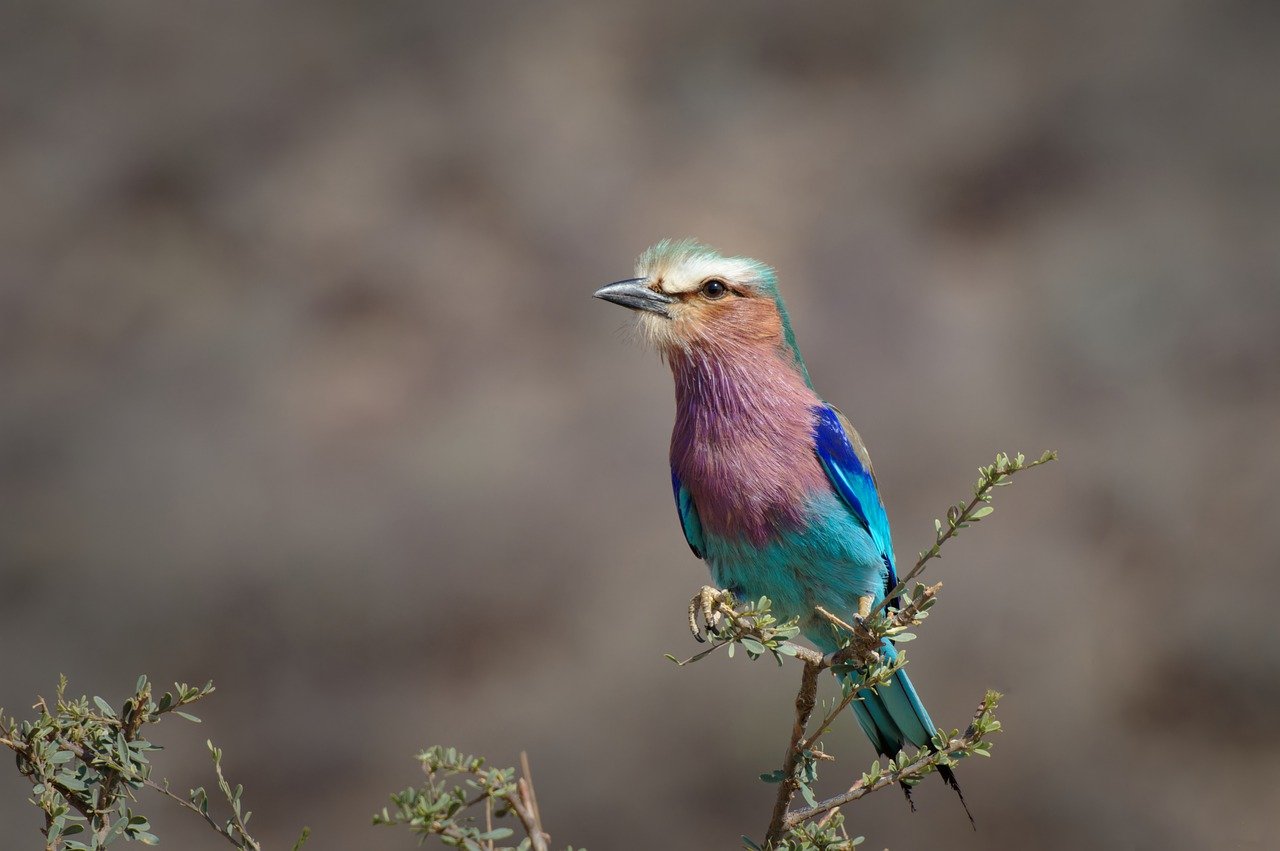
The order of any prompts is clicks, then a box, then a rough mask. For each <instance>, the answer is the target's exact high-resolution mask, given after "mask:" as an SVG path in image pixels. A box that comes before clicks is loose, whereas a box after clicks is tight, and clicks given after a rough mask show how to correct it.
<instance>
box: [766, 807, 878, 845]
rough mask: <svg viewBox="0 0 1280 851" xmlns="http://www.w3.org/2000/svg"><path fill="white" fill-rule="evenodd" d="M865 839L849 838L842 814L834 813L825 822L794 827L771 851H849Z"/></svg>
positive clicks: (813, 822) (859, 837)
mask: <svg viewBox="0 0 1280 851" xmlns="http://www.w3.org/2000/svg"><path fill="white" fill-rule="evenodd" d="M865 839H866V837H862V836H854V837H850V836H849V833H848V831H847V830H845V826H844V814H843V813H841V812H839V811H836V812H835V813H834V814H832V816H831V817H830V818H828V819H826V820H825V821H811V822H805V823H804V824H800V825H796V826H795V827H793V828H792V829H791V830H789V831H787V833H786V835H784V836H783V837H782V839H781V841H780V842H779V843H778V844H777V845H775V846H774V848H773V851H850V849H853V848H856V847H857V846H859V845H861V844H862V843H863V842H864V841H865ZM746 847H748V848H751V847H752V846H750V845H748V846H746Z"/></svg>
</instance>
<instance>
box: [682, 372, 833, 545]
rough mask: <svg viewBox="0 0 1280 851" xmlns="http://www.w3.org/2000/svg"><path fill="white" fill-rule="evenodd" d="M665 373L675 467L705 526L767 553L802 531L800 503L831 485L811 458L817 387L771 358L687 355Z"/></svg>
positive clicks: (802, 505)
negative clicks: (672, 403) (672, 408)
mask: <svg viewBox="0 0 1280 851" xmlns="http://www.w3.org/2000/svg"><path fill="white" fill-rule="evenodd" d="M671 369H672V372H673V374H674V376H675V382H676V422H675V428H674V430H673V432H672V435H671V466H672V469H673V470H674V471H675V473H676V475H677V476H679V477H680V481H681V482H682V483H683V484H684V486H685V487H686V488H687V489H688V491H689V493H690V495H691V496H692V497H693V501H694V504H695V505H696V506H697V508H698V517H699V518H700V519H701V521H702V526H703V529H704V530H706V531H708V532H710V533H712V534H714V535H717V536H720V537H722V538H726V539H729V540H744V539H745V540H747V541H750V542H751V543H753V544H756V545H760V546H763V545H765V544H767V543H769V541H771V540H773V539H774V538H776V537H777V536H778V535H779V534H780V533H782V532H785V531H789V530H793V529H797V528H799V527H800V526H801V525H803V523H804V517H803V511H804V505H805V501H806V497H807V496H808V495H810V494H812V493H814V492H816V491H820V490H822V489H828V488H829V487H830V485H829V484H828V483H827V478H826V474H825V473H824V472H823V471H822V467H821V466H820V465H819V463H818V460H817V458H816V457H815V455H814V452H813V414H812V409H813V407H814V406H815V405H817V404H820V402H819V400H818V397H817V395H816V394H815V393H814V392H813V390H812V389H811V388H809V386H808V385H807V384H806V383H805V382H804V380H803V379H802V378H801V377H800V375H799V374H798V373H796V372H795V370H794V369H793V368H792V367H791V366H790V365H789V364H787V363H784V362H783V361H782V360H781V359H780V358H779V357H778V356H777V355H776V354H775V353H774V352H772V351H759V350H750V349H748V350H742V349H739V350H736V351H734V352H732V353H728V352H724V351H715V350H709V349H692V350H690V351H688V352H681V353H680V354H678V355H676V356H672V357H671Z"/></svg>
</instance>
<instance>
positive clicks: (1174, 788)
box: [0, 0, 1280, 851]
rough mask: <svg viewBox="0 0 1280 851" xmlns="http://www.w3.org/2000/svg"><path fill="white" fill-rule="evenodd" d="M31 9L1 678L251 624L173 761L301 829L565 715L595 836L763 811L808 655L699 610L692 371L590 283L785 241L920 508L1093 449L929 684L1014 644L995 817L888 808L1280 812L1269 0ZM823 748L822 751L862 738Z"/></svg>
mask: <svg viewBox="0 0 1280 851" xmlns="http://www.w3.org/2000/svg"><path fill="white" fill-rule="evenodd" d="M0 18H2V21H3V22H2V23H0V185H3V187H4V192H3V193H2V194H0V571H2V572H3V584H2V587H3V591H2V592H0V645H2V646H3V647H4V648H5V651H6V660H5V670H4V671H3V673H2V676H0V705H3V706H5V707H7V708H9V709H10V710H11V711H13V710H18V711H25V708H26V707H27V706H28V705H29V704H30V703H31V701H32V699H33V696H34V695H35V694H36V693H42V694H45V695H46V696H48V695H50V694H51V693H52V691H53V688H54V685H55V683H56V680H57V676H58V673H59V672H65V673H66V674H67V675H68V676H69V677H70V678H71V681H72V689H73V691H75V692H76V693H82V692H86V691H87V692H90V693H100V694H103V695H104V696H107V697H109V698H110V699H112V700H113V701H117V702H118V701H119V700H120V699H122V698H123V696H124V695H125V694H126V693H127V692H128V689H129V688H130V686H131V685H132V684H133V681H134V678H135V677H136V676H137V675H138V674H139V673H141V672H147V673H149V674H151V675H152V676H153V677H155V678H156V679H157V680H158V681H160V682H162V683H163V682H167V681H172V680H174V679H182V680H189V681H199V682H203V681H204V680H206V679H208V678H210V677H211V678H213V680H214V681H215V682H216V684H217V685H218V693H217V694H216V695H215V696H214V697H212V698H211V699H210V700H209V701H207V702H206V703H205V704H204V705H203V706H202V707H201V710H202V711H200V712H199V714H200V715H201V716H203V718H204V719H205V723H204V725H203V726H202V727H192V726H188V727H185V728H184V726H182V725H181V724H178V723H169V724H165V725H164V726H163V727H162V728H160V729H159V730H157V731H156V733H157V736H158V738H159V740H160V741H161V742H162V743H164V744H166V745H167V746H168V750H167V755H166V756H165V757H164V760H165V761H164V765H165V766H166V767H167V773H168V774H169V776H170V777H171V778H172V780H173V782H174V785H175V786H177V787H179V788H182V789H186V788H188V787H190V786H194V785H199V784H205V783H208V782H209V777H210V768H209V765H208V763H207V756H206V754H205V753H204V748H203V741H204V739H205V737H206V736H211V737H212V738H213V739H214V740H215V741H216V742H217V743H219V744H220V745H222V746H224V747H225V750H226V754H227V756H226V768H227V771H228V773H229V774H230V776H231V777H232V779H233V781H240V782H243V783H244V784H245V785H246V787H247V792H246V796H247V799H248V801H249V803H250V806H251V808H252V809H253V810H255V812H256V815H255V818H254V822H253V824H254V826H256V827H257V829H258V830H257V831H255V832H256V833H258V834H259V838H260V839H263V840H264V841H265V842H266V843H268V844H269V845H270V846H272V847H277V848H278V847H282V846H283V847H288V845H289V843H291V842H292V839H293V838H294V836H296V833H297V830H298V829H299V828H300V827H301V825H303V824H308V825H310V826H311V827H312V828H313V830H314V831H315V838H314V839H313V841H312V843H311V845H309V846H308V847H309V848H310V847H314V848H316V849H351V848H359V849H401V848H409V847H413V844H414V843H413V840H412V839H411V838H410V837H409V836H408V835H407V834H406V833H401V832H397V831H390V830H386V829H379V830H375V829H373V828H371V827H370V826H369V816H370V814H371V813H372V812H373V811H374V810H375V809H377V808H380V807H381V806H382V804H383V803H384V801H385V796H386V794H387V793H389V792H390V791H392V790H394V789H397V788H402V787H404V786H406V785H409V784H410V783H413V782H416V781H417V778H418V775H417V773H416V772H417V768H416V764H415V762H414V761H413V759H412V756H413V754H414V753H415V752H416V750H417V749H419V748H421V747H423V746H425V745H426V744H428V743H444V744H454V745H457V746H459V747H461V748H464V749H469V750H472V751H479V752H482V753H485V754H488V755H489V756H490V757H491V758H492V759H493V760H494V761H495V762H497V763H499V764H512V763H514V762H515V761H516V760H517V758H518V753H519V751H520V749H521V748H525V749H527V750H528V751H529V753H530V757H531V760H532V764H533V769H534V775H535V778H536V780H537V788H538V794H539V799H540V802H541V805H542V809H543V810H544V812H545V814H546V821H547V825H548V827H549V829H550V830H551V831H552V834H553V839H554V840H556V841H557V842H558V843H560V844H561V845H563V844H567V843H570V842H572V843H573V844H574V845H575V846H580V845H585V846H587V847H589V848H591V849H593V851H605V849H649V848H672V849H684V848H690V849H693V848H732V847H736V842H737V837H738V836H739V835H740V834H742V833H748V834H752V835H755V836H757V837H759V836H760V835H761V834H762V833H763V830H764V827H765V824H766V822H767V820H768V813H769V807H770V804H771V800H772V793H773V789H772V787H767V786H765V785H764V784H762V783H760V782H759V781H758V780H757V779H756V775H757V774H758V773H759V772H761V771H768V770H770V769H772V768H774V767H776V765H777V763H778V761H779V758H780V756H781V754H782V752H783V749H784V747H785V743H786V736H787V732H788V729H789V723H790V721H789V719H790V712H791V703H792V699H793V696H794V690H795V686H796V681H797V674H798V669H797V668H795V667H794V666H790V665H789V666H787V667H785V668H783V669H777V668H775V667H774V666H772V665H771V664H767V663H764V662H762V663H760V664H757V665H754V666H753V665H750V664H748V663H747V662H746V661H745V660H743V659H741V658H738V659H735V660H733V661H729V660H727V659H725V658H721V657H717V658H715V659H713V660H708V661H706V662H703V663H701V664H699V665H697V666H695V667H692V668H687V669H677V668H675V667H674V666H673V665H671V664H670V663H668V662H666V661H665V660H664V659H663V658H662V656H663V653H665V652H672V653H678V654H682V655H688V653H690V652H692V651H693V650H694V649H695V647H696V645H694V644H693V642H692V641H691V640H690V637H689V636H688V634H687V633H686V631H685V626H684V613H683V610H684V606H685V605H686V603H687V601H688V599H689V596H690V594H692V593H693V591H694V590H695V589H696V588H697V587H698V586H700V585H702V584H703V582H704V581H705V570H704V567H703V565H702V564H701V563H699V562H697V561H695V560H694V559H693V557H692V556H691V555H690V554H689V552H688V549H687V548H686V546H685V543H684V541H683V539H682V537H681V535H680V531H679V528H678V526H677V523H676V518H675V511H674V509H673V506H672V504H671V492H670V485H669V480H668V471H667V464H666V447H667V439H668V435H669V429H670V423H671V417H672V402H671V389H670V386H669V385H670V378H669V376H668V375H667V374H666V373H665V370H664V368H663V367H662V366H661V365H660V364H659V362H658V360H657V358H656V357H655V356H654V355H653V354H652V353H649V352H646V351H644V350H643V349H642V348H641V347H640V346H639V345H637V344H636V343H635V342H634V340H633V339H632V337H631V335H630V334H629V332H628V330H627V329H628V328H629V324H630V317H629V316H627V315H625V313H624V311H622V310H620V309H618V308H616V307H613V306H610V305H606V304H603V303H601V302H598V301H593V300H592V299H591V297H590V295H591V293H592V291H593V290H594V289H595V288H596V287H597V286H598V285H600V284H602V283H604V282H607V281H611V280H615V279H617V278H621V277H626V276H628V275H629V274H630V271H631V268H632V263H633V261H634V258H635V256H636V255H637V254H638V253H639V252H640V251H641V250H642V249H643V248H644V247H645V246H646V245H648V244H649V243H651V242H654V241H656V240H657V239H659V238H661V237H665V236H685V235H691V236H697V237H700V238H701V239H703V240H705V241H707V242H709V243H711V244H713V245H715V246H718V247H720V248H721V249H723V250H725V251H727V252H731V253H741V254H748V255H751V256H756V257H760V258H763V259H765V260H767V261H769V262H771V263H773V264H774V265H776V267H777V268H778V270H779V274H780V278H781V281H782V283H783V289H784V292H785V293H786V294H787V296H788V299H789V305H790V307H791V311H792V316H793V318H794V321H795V325H796V328H797V331H798V333H799V337H800V340H801V343H802V346H803V349H804V352H805V354H806V355H807V358H808V361H809V366H810V369H811V371H812V373H813V376H814V379H815V381H816V383H817V385H818V387H819V388H820V390H821V391H822V392H823V393H824V395H826V396H827V398H829V399H830V400H832V401H833V402H835V403H836V404H838V405H840V406H841V407H842V408H843V409H844V410H845V411H846V412H847V413H849V415H850V416H851V418H852V419H853V421H854V422H855V423H856V424H857V425H858V427H859V428H860V430H861V431H862V433H863V435H864V436H865V438H866V439H867V442H868V444H869V445H870V446H871V449H872V452H873V454H874V457H875V459H876V465H877V469H878V473H879V476H880V479H881V482H882V487H883V491H884V495H885V499H886V502H887V504H888V508H889V512H890V515H891V517H892V518H893V521H894V526H895V531H896V538H897V549H898V551H899V552H900V553H903V554H904V556H903V558H904V559H906V558H908V557H909V555H910V554H912V553H914V552H916V551H918V550H919V549H921V548H923V547H924V546H925V545H926V544H927V543H928V542H929V541H930V539H931V538H930V536H931V535H932V519H933V518H934V517H935V516H938V515H939V514H941V513H942V512H943V511H944V510H945V508H946V506H947V505H948V504H949V503H950V502H952V501H954V500H955V499H958V498H959V497H961V496H963V495H964V494H965V493H966V491H967V489H968V488H969V486H970V484H971V482H972V481H973V479H974V478H975V476H976V467H977V466H978V465H979V464H981V463H986V462H988V461H989V460H990V459H991V457H992V456H993V455H994V453H995V452H996V451H997V450H1004V449H1007V450H1011V451H1012V450H1019V449H1021V450H1023V451H1025V452H1027V453H1028V454H1038V453H1039V452H1040V451H1041V450H1043V449H1045V448H1055V449H1058V450H1059V451H1060V452H1061V453H1062V460H1061V461H1060V462H1059V463H1058V464H1056V465H1052V466H1050V467H1048V468H1046V469H1045V470H1043V471H1037V472H1035V473H1029V474H1027V476H1026V477H1025V478H1022V479H1020V480H1019V481H1018V482H1017V483H1016V484H1015V485H1014V486H1013V487H1012V488H1010V489H1008V490H1005V491H1003V492H1001V494H1000V497H999V499H998V500H997V508H998V510H997V512H996V514H995V516H994V517H993V518H992V520H991V521H989V522H988V523H984V524H983V527H982V528H980V529H975V530H973V531H972V532H971V533H969V534H966V535H964V536H963V537H962V538H961V539H960V540H959V541H958V542H957V543H956V544H954V545H953V547H952V548H951V549H950V550H949V555H948V556H947V558H946V559H945V560H944V561H943V562H941V563H939V564H937V565H936V566H935V567H934V568H931V571H930V573H929V574H926V575H927V576H931V577H932V578H933V579H935V580H937V579H941V580H944V581H945V583H946V591H945V592H944V595H943V599H942V604H941V605H940V606H939V608H938V609H937V610H936V614H935V615H934V617H932V618H931V619H930V620H929V623H928V625H927V626H926V627H925V628H924V629H923V630H922V631H921V635H920V640H919V641H918V642H916V643H914V644H912V645H911V648H910V655H911V659H912V662H911V669H912V673H913V677H914V679H915V681H916V682H917V684H918V685H919V687H920V690H921V692H922V694H923V695H924V697H925V699H926V701H927V702H928V704H929V706H930V708H931V711H932V714H933V717H934V718H935V719H936V720H937V721H939V723H940V724H942V725H944V726H947V727H951V726H963V724H964V723H965V722H966V721H967V719H968V718H969V716H970V714H971V712H972V711H973V708H974V706H975V705H976V703H977V702H978V700H979V698H980V697H981V695H982V691H983V689H984V688H986V687H989V686H990V687H995V688H998V689H1000V690H1002V691H1004V692H1005V693H1006V694H1007V698H1006V700H1005V703H1004V706H1003V714H1002V717H1003V720H1004V724H1005V730H1006V732H1005V733H1004V734H1002V735H1001V736H1000V737H999V738H998V740H997V747H996V749H995V754H994V756H995V758H994V759H992V760H991V761H989V762H988V761H985V760H975V761H974V762H973V763H972V764H966V765H964V766H963V767H962V771H961V772H960V774H961V779H962V782H963V784H964V787H965V790H966V793H967V797H968V800H969V803H970V806H971V807H972V809H973V811H974V813H975V816H976V818H977V821H978V826H979V831H978V832H977V833H974V832H972V831H970V830H969V827H968V823H967V821H966V819H965V816H964V813H963V811H962V810H961V809H960V807H959V805H958V803H957V802H956V801H955V800H954V799H953V798H952V797H951V795H950V794H949V793H948V791H947V790H946V789H944V788H943V786H942V784H941V783H939V782H934V781H932V780H931V781H930V782H928V783H926V784H924V785H923V786H922V787H921V788H920V790H919V791H918V792H917V795H916V800H917V803H918V805H919V808H920V812H918V813H917V814H915V815H914V816H911V815H909V814H908V812H907V810H906V805H905V803H904V802H903V800H902V798H901V795H898V794H897V793H895V792H889V793H885V794H881V795H876V796H873V797H871V798H869V799H867V800H865V801H863V802H861V803H859V804H857V805H856V806H855V807H853V808H851V809H850V811H849V813H848V815H849V817H850V822H851V824H852V826H853V828H854V829H855V830H856V831H857V832H859V833H865V834H866V835H867V836H868V838H869V840H868V841H869V844H868V847H872V848H881V847H884V846H891V847H892V848H895V849H913V848H954V849H979V848H983V849H987V848H1019V849H1021V848H1037V849H1076V848H1082V847H1084V848H1089V847H1097V848H1162V849H1167V848H1250V849H1252V848H1271V847H1275V842H1276V838H1275V837H1276V832H1277V829H1278V828H1280V815H1278V814H1280V781H1277V779H1276V774H1275V772H1274V771H1272V770H1271V769H1270V768H1268V767H1266V764H1268V763H1270V762H1271V761H1272V760H1274V759H1275V758H1276V757H1277V756H1280V745H1278V744H1277V743H1276V739H1275V736H1274V729H1275V721H1276V717H1277V716H1276V706H1277V705H1278V704H1280V638H1278V637H1277V633H1276V628H1275V621H1274V605H1275V597H1276V594H1277V591H1278V590H1280V578H1278V576H1280V574H1278V573H1277V568H1278V567H1280V558H1278V557H1277V550H1276V545H1275V535H1274V525H1273V524H1274V522H1275V521H1274V515H1275V510H1276V505H1277V504H1280V485H1278V484H1277V476H1276V473H1277V471H1278V470H1280V440H1278V439H1277V438H1280V281H1278V280H1277V278H1278V276H1280V192H1277V186H1278V185H1280V184H1278V180H1280V100H1277V97H1276V85H1277V79H1280V77H1278V74H1280V50H1277V38H1278V37H1280V6H1277V5H1276V4H1265V3H1248V2H1221V1H1218V2H1212V3H1211V2H1172V0H1170V2H1133V3H1120V4H1117V3H1106V2H1101V0H1096V1H1095V0H1085V2H1076V3H1070V4H1068V3H1037V4H1018V5H1012V4H1007V3H998V2H988V1H987V0H984V1H983V2H970V3H965V4H947V3H914V4H902V3H893V2H887V0H886V2H867V3H857V4H853V3H817V2H810V3H803V4H785V5H784V4H778V3H764V2H738V3H732V4H723V3H710V2H675V1H674V0H650V2H645V3H634V4H609V5H605V4H586V3H546V4H521V3H505V4H498V3H473V4H433V3H421V2H377V3H360V4H352V3H344V2H336V0H308V2H300V0H289V1H288V2H285V1H284V0H282V2H276V3H271V4H266V3H236V4H226V3H218V2H212V1H211V0H203V1H202V2H189V3H182V4H174V3H162V2H147V0H115V2H112V3H65V2H49V1H48V0H9V2H6V3H5V5H4V10H3V12H2V13H0ZM830 749H831V750H832V751H833V752H835V753H836V754H837V755H839V757H840V762H839V763H837V764H836V765H835V766H832V767H829V768H828V769H827V770H826V778H825V779H826V781H827V782H826V783H825V784H824V786H823V788H824V790H829V791H834V790H835V789H836V788H837V787H840V786H841V781H844V780H846V779H847V778H849V777H851V776H856V774H857V773H858V772H860V771H862V770H864V769H865V766H866V765H867V764H869V762H870V760H871V758H872V753H871V750H870V747H869V746H868V745H867V744H866V742H865V741H864V740H863V739H862V737H861V735H860V734H859V733H858V732H857V730H856V725H855V724H854V723H852V721H849V722H848V723H845V724H844V725H843V726H842V727H840V728H839V729H838V730H837V731H836V733H835V735H834V737H833V738H832V740H831V745H830ZM27 788H28V787H27V786H26V784H25V782H24V781H23V780H22V779H21V778H19V777H18V776H17V775H16V773H15V772H13V771H8V772H5V773H0V845H3V846H4V847H5V848H34V847H37V846H38V845H39V836H38V833H37V829H38V827H39V823H40V822H39V818H38V813H37V812H36V811H35V810H34V809H32V808H31V807H29V806H28V805H26V804H25V803H24V802H23V799H24V797H25V794H26V790H27ZM149 811H150V812H151V813H153V814H154V819H155V824H156V830H157V832H158V833H159V834H160V835H161V836H162V837H163V838H164V845H166V846H168V847H175V848H192V849H199V848H210V849H212V848H218V847H221V846H220V844H219V842H218V840H217V837H214V836H213V835H212V834H211V833H208V832H207V830H206V829H204V828H203V826H202V825H199V824H196V823H195V822H194V821H193V820H191V819H189V818H186V817H184V815H185V814H181V813H173V812H171V811H170V810H168V809H166V808H165V807H164V806H163V804H162V803H160V802H156V803H153V804H152V806H151V807H150V809H149Z"/></svg>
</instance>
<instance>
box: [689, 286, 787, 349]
mask: <svg viewBox="0 0 1280 851" xmlns="http://www.w3.org/2000/svg"><path fill="white" fill-rule="evenodd" d="M706 307H707V308H708V311H707V313H706V315H705V321H706V323H707V325H708V327H709V328H710V329H711V330H712V333H714V334H716V335H717V336H721V335H723V336H724V337H731V338H733V339H736V340H742V341H767V340H779V339H781V338H782V319H781V318H780V317H779V316H778V308H777V306H776V305H774V303H773V302H772V301H769V300H767V299H763V298H743V297H741V296H729V297H728V298H726V299H724V300H722V301H713V302H707V303H706Z"/></svg>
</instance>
